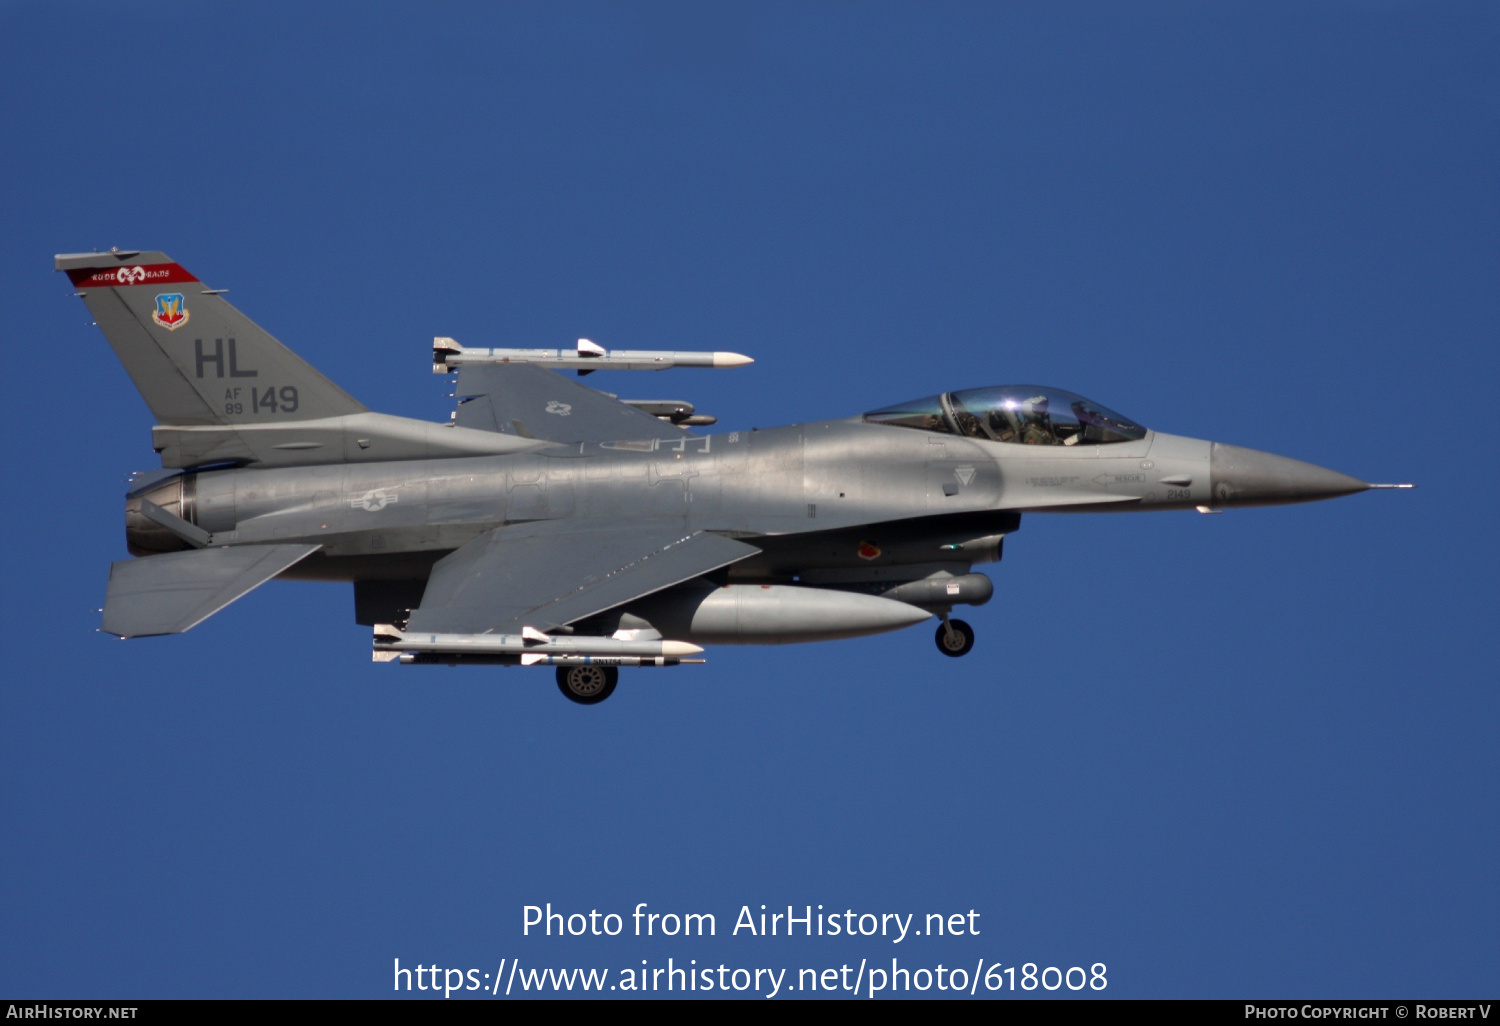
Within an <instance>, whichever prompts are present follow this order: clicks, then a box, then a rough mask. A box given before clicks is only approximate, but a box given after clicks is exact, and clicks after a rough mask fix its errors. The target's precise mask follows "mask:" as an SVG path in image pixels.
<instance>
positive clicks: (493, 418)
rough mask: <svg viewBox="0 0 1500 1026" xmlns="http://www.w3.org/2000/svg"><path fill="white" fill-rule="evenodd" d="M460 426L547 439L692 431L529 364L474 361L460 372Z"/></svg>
mask: <svg viewBox="0 0 1500 1026" xmlns="http://www.w3.org/2000/svg"><path fill="white" fill-rule="evenodd" d="M455 394H456V395H457V396H458V398H459V406H458V414H457V416H456V417H455V418H454V420H455V422H456V423H457V424H458V426H459V427H467V428H478V429H480V430H483V431H498V432H500V433H501V434H506V435H519V436H521V437H522V438H539V439H541V440H543V441H547V442H616V441H621V440H623V439H637V438H682V437H683V436H684V435H689V434H691V432H688V431H684V430H683V429H682V428H680V427H676V426H675V425H672V424H668V423H667V422H666V421H662V420H657V419H656V418H655V417H653V416H652V415H651V414H649V413H643V412H642V411H640V410H638V409H636V408H635V407H633V406H627V405H626V404H625V403H622V402H620V401H619V400H618V399H613V398H611V397H610V396H608V395H605V394H604V393H603V392H600V391H598V390H597V389H593V388H589V387H588V386H586V385H580V384H579V383H578V382H576V381H570V380H569V379H568V378H565V377H563V376H562V375H561V374H557V373H555V372H554V371H550V370H546V369H545V368H542V367H537V366H534V365H532V364H529V363H508V364H476V365H473V366H465V367H463V368H462V369H461V370H460V371H459V372H458V390H457V391H456V392H455Z"/></svg>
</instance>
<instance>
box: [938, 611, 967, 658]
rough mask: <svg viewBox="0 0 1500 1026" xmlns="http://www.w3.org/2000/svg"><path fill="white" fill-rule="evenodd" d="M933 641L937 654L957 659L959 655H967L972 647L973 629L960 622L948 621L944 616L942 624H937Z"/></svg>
mask: <svg viewBox="0 0 1500 1026" xmlns="http://www.w3.org/2000/svg"><path fill="white" fill-rule="evenodd" d="M934 640H935V641H936V642H937V647H938V651H939V652H941V653H943V655H945V656H952V657H953V658H955V659H957V658H958V657H959V656H961V655H967V654H968V651H969V649H971V648H973V647H974V628H972V627H970V626H969V625H968V624H966V623H964V622H963V621H962V620H950V619H949V618H948V617H946V616H945V617H943V622H942V623H940V624H938V629H937V637H936V638H935V639H934Z"/></svg>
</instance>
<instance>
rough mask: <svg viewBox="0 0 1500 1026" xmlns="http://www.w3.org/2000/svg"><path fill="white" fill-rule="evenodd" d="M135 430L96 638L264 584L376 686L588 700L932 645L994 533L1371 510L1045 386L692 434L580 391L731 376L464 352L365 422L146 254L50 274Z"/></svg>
mask: <svg viewBox="0 0 1500 1026" xmlns="http://www.w3.org/2000/svg"><path fill="white" fill-rule="evenodd" d="M56 266H57V269H58V270H61V271H65V272H67V275H68V277H69V279H70V280H71V281H72V283H73V285H74V287H75V288H76V289H77V295H78V296H80V297H81V298H82V299H83V301H84V303H85V304H87V306H88V308H89V311H90V313H91V314H92V315H93V318H94V321H95V322H96V323H97V324H98V326H99V328H100V329H101V330H102V331H103V332H104V337H105V338H106V339H107V340H108V342H109V344H110V345H111V346H112V347H113V348H114V351H115V354H116V355H117V356H118V357H119V358H120V362H121V363H123V364H124V365H125V369H126V371H127V372H128V373H129V374H130V377H131V380H132V381H133V382H134V383H135V386H136V388H137V389H139V391H140V393H141V395H142V397H143V398H144V399H145V400H146V405H147V406H149V407H150V408H151V413H152V414H153V416H155V418H156V426H155V427H153V428H152V447H153V448H154V449H155V451H156V452H157V453H158V454H159V455H160V457H161V463H162V467H163V468H164V469H162V470H158V471H151V472H145V473H140V474H138V475H137V476H136V477H135V478H134V479H133V480H132V484H131V487H130V489H129V491H128V492H127V494H126V497H125V538H126V543H127V546H128V548H129V551H130V554H131V555H132V556H133V557H135V558H133V559H128V560H124V561H121V562H118V563H114V564H112V565H111V567H110V574H109V586H108V591H107V595H106V600H105V605H104V623H103V628H104V630H106V631H108V632H110V633H112V634H116V635H119V636H120V637H122V638H134V637H140V636H144V635H153V634H176V633H180V632H182V631H185V630H188V629H189V628H190V627H192V626H193V625H195V624H197V623H199V622H201V621H202V620H204V619H205V618H207V617H209V616H211V615H212V614H214V613H216V612H218V611H219V610H220V609H223V608H224V607H225V606H227V605H229V604H230V603H231V602H233V601H234V600H235V599H237V598H239V597H240V596H241V595H244V594H245V593H246V592H248V591H250V590H251V589H253V588H255V587H257V586H258V585H260V584H262V583H264V582H265V581H268V580H270V579H271V578H273V577H281V578H294V579H304V580H322V581H330V580H331V581H347V582H350V583H352V584H353V585H354V615H355V619H356V620H357V621H358V622H359V623H361V624H366V625H369V626H370V627H371V628H372V629H373V635H374V640H373V645H374V658H375V660H376V661H381V662H385V661H395V662H400V663H416V664H446V665H453V664H467V663H479V664H498V665H506V666H511V665H520V666H535V665H542V666H552V667H556V674H557V683H558V686H559V688H560V689H561V691H562V693H563V694H564V695H565V696H567V697H568V698H570V699H572V700H573V701H575V702H579V703H583V704H592V703H595V702H600V701H603V700H604V699H605V698H607V697H609V695H610V694H611V693H612V692H613V691H614V689H615V685H616V682H617V680H618V676H619V669H618V668H619V667H621V666H674V665H678V664H681V663H692V662H702V661H703V660H702V659H699V658H694V657H696V656H698V655H699V654H700V653H702V652H703V651H704V648H703V646H705V645H714V644H785V643H790V642H797V641H823V640H828V639H833V638H851V637H858V636H861V635H866V634H876V633H880V632H882V631H892V630H896V629H898V628H901V627H908V626H911V625H913V624H917V623H921V622H922V621H924V620H928V619H930V618H932V617H934V616H935V617H937V618H938V619H939V621H940V622H939V624H938V626H937V648H938V651H939V652H941V653H942V654H943V655H945V656H962V655H964V654H965V653H967V652H968V651H969V649H970V648H971V647H972V646H973V644H974V631H973V630H972V628H970V626H969V625H968V624H967V623H965V622H964V621H963V620H960V619H956V618H954V617H952V616H951V615H950V614H951V612H952V610H953V608H954V607H955V606H960V605H975V606H977V605H982V604H983V603H985V602H986V601H988V600H989V598H990V595H991V594H992V593H993V586H992V585H991V583H990V580H989V578H988V577H986V576H984V575H983V574H980V573H975V572H974V570H973V568H974V566H975V564H979V563H990V562H995V561H998V560H999V559H1000V556H1001V551H1002V546H1003V545H1004V542H1005V538H1006V536H1007V535H1009V534H1012V533H1013V532H1015V531H1016V530H1017V529H1018V528H1019V527H1020V526H1021V516H1022V514H1023V513H1062V512H1068V513H1081V512H1089V513H1096V512H1097V513H1103V512H1115V511H1123V510H1182V509H1187V510H1192V509H1197V510H1199V511H1201V512H1204V513H1212V512H1218V511H1219V510H1222V509H1227V508H1231V507H1236V506H1255V505H1266V504H1274V503H1292V502H1307V501H1310V500H1314V499H1328V498H1332V497H1334V496H1339V495H1348V494H1350V493H1353V492H1362V491H1365V490H1367V489H1371V488H1410V487H1412V486H1411V485H1372V484H1366V483H1365V482H1364V481H1360V480H1358V479H1356V478H1353V477H1349V476H1347V475H1344V474H1340V473H1336V472H1335V471H1332V470H1325V469H1323V468H1322V467H1317V466H1313V465H1312V464H1308V463H1301V462H1298V461H1297V460H1292V459H1287V458H1285V457H1282V456H1273V455H1270V454H1268V453H1264V452H1256V451H1254V450H1252V449H1242V448H1238V447H1236V446H1233V445H1222V444H1220V443H1218V442H1208V441H1202V440H1200V439H1196V438H1185V437H1180V436H1177V435H1168V434H1164V433H1162V432H1158V431H1151V430H1149V429H1147V428H1145V427H1142V426H1141V425H1139V424H1136V423H1135V422H1134V421H1132V420H1130V419H1129V418H1128V417H1125V416H1122V415H1121V414H1119V413H1115V412H1114V411H1113V410H1110V409H1108V408H1106V407H1104V406H1102V405H1100V404H1099V403H1096V402H1093V401H1092V400H1089V399H1085V398H1084V397H1083V396H1080V395H1074V394H1073V393H1071V392H1065V391H1063V390H1061V389H1058V388H1049V387H1043V386H1039V385H999V386H994V387H986V388H960V389H958V390H957V391H952V392H944V393H942V394H941V395H931V396H925V397H923V398H920V399H913V400H910V401H908V402H902V403H897V404H895V405H892V406H884V407H882V408H879V409H875V410H871V411H869V412H867V413H864V414H862V415H859V416H853V417H842V418H840V419H836V420H826V421H819V422H816V423H811V424H797V425H792V426H790V427H779V428H771V429H767V430H756V429H753V428H752V429H750V430H748V431H728V432H723V433H718V434H701V433H697V432H695V431H694V430H693V428H697V427H704V426H707V425H710V424H713V423H714V418H713V417H711V416H706V415H703V414H699V413H697V412H695V410H694V408H693V406H692V405H691V404H690V403H686V402H678V401H668V400H632V399H625V400H620V399H616V398H615V397H614V396H612V395H609V394H607V393H604V392H601V391H598V390H596V389H592V388H588V387H586V386H585V385H583V384H582V383H581V382H580V381H578V380H577V379H574V378H568V377H564V376H563V375H562V374H561V373H558V372H559V371H565V370H576V371H578V372H579V376H580V377H581V376H583V375H586V374H588V373H590V372H591V371H593V370H596V369H602V368H613V369H628V370H660V369H664V368H668V367H708V368H728V367H735V366H740V365H742V364H746V363H749V362H751V361H750V360H749V358H747V357H744V356H740V355H739V354H737V353H702V352H639V351H618V350H617V351H609V350H606V349H604V348H602V347H600V346H597V345H595V344H594V343H592V342H590V341H588V340H586V339H580V340H579V342H578V345H577V347H576V349H565V350H548V349H478V348H465V347H464V346H461V345H459V344H458V343H457V342H455V341H454V340H452V339H447V338H439V339H436V340H435V342H434V347H433V370H434V371H435V372H437V373H439V374H451V373H456V374H457V388H456V390H455V394H456V396H457V397H458V407H457V409H456V410H455V411H454V413H453V416H452V420H451V422H449V423H446V424H436V423H428V422H425V421H418V420H411V419H408V418H405V417H396V416H390V415H387V414H382V413H373V412H371V411H370V410H368V409H366V408H365V407H364V406H362V405H361V404H360V403H359V402H358V401H357V400H356V399H354V398H352V397H351V396H349V395H348V394H347V393H346V392H344V391H343V390H342V389H340V388H339V387H338V386H337V385H335V384H334V383H333V382H332V381H329V380H328V379H327V378H325V377H324V376H323V375H321V374H319V373H318V372H317V371H316V370H314V369H313V368H312V367H311V366H309V365H308V364H307V363H305V362H303V361H302V360H301V359H300V358H299V357H297V356H296V354H294V353H293V352H292V351H291V350H289V349H287V348H286V347H285V346H283V345H282V344H281V343H280V342H278V341H277V340H276V339H274V338H272V337H271V336H270V335H269V334H267V333H266V332H265V331H263V330H262V329H261V328H259V327H257V326H256V325H255V324H254V323H253V322H252V321H250V320H249V319H248V318H247V317H245V315H244V314H242V313H240V312H239V311H238V310H237V309H235V308H234V307H233V306H231V305H230V304H229V303H228V302H227V301H226V300H225V299H224V296H223V295H222V292H223V290H221V289H211V288H206V287H205V286H204V284H203V283H202V282H200V281H199V280H198V279H197V278H196V277H194V276H193V275H192V274H190V273H189V272H188V271H187V270H186V269H184V268H183V267H182V266H181V265H179V264H176V263H174V262H172V260H171V259H169V258H168V257H167V256H166V255H165V254H163V253H157V252H141V251H120V250H112V251H110V252H108V253H81V254H67V255H62V256H58V257H57V258H56Z"/></svg>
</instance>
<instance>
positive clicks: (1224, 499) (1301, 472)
mask: <svg viewBox="0 0 1500 1026" xmlns="http://www.w3.org/2000/svg"><path fill="white" fill-rule="evenodd" d="M1208 477H1209V482H1210V485H1211V487H1212V490H1213V504H1214V505H1215V506H1270V505H1276V504H1279V503H1286V502H1312V501H1314V500H1316V499H1332V498H1334V497H1336V496H1339V495H1350V494H1352V493H1354V492H1362V491H1365V490H1366V489H1367V488H1369V487H1370V486H1369V485H1368V484H1366V483H1365V482H1363V481H1361V480H1360V479H1359V478H1357V477H1350V476H1349V475H1348V474H1340V473H1339V472H1338V471H1336V470H1329V469H1327V468H1326V467H1319V466H1316V465H1314V464H1312V463H1303V462H1302V461H1301V460H1289V459H1287V458H1286V457H1285V456H1275V455H1272V454H1271V453H1268V452H1258V451H1256V450H1255V449H1241V448H1240V447H1239V446H1237V445H1220V444H1219V443H1218V442H1215V443H1214V444H1213V447H1212V449H1211V450H1210V452H1209V462H1208Z"/></svg>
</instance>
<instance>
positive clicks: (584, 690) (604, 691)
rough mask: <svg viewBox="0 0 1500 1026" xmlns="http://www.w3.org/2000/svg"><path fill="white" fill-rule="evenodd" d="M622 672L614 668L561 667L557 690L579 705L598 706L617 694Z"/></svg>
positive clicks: (558, 670) (558, 674)
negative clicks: (616, 686)
mask: <svg viewBox="0 0 1500 1026" xmlns="http://www.w3.org/2000/svg"><path fill="white" fill-rule="evenodd" d="M619 682H620V671H619V670H617V669H615V668H614V667H613V666H559V667H558V668H557V690H559V691H561V692H562V693H563V697H564V698H566V699H569V700H570V701H574V702H577V703H578V704H579V705H597V704H598V703H600V702H602V701H604V700H605V699H606V698H608V697H609V696H610V695H612V694H614V693H615V685H616V684H618V683H619Z"/></svg>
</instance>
